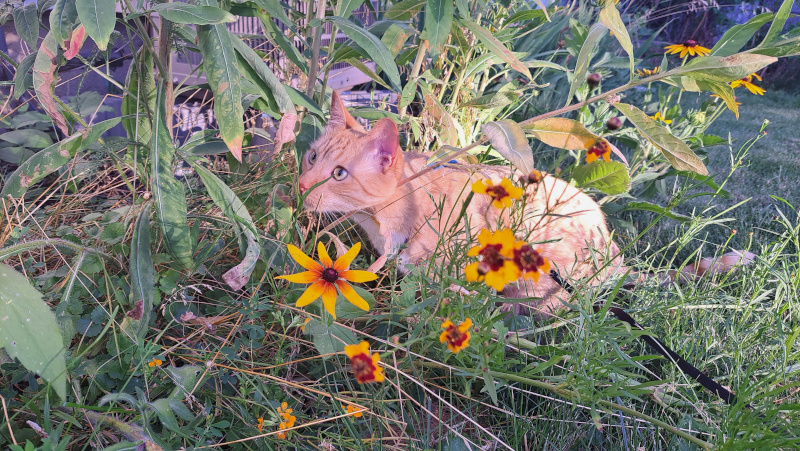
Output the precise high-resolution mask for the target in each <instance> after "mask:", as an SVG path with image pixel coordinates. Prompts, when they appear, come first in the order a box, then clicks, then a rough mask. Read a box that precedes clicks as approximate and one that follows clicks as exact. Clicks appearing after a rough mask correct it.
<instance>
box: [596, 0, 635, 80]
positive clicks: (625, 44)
mask: <svg viewBox="0 0 800 451" xmlns="http://www.w3.org/2000/svg"><path fill="white" fill-rule="evenodd" d="M599 19H600V22H602V23H603V25H605V26H606V28H608V29H609V30H611V32H612V33H614V37H615V38H617V41H619V45H620V46H622V49H623V50H625V53H627V54H628V59H629V60H630V74H631V77H633V59H634V55H633V43H632V42H631V36H630V35H629V34H628V29H627V28H625V22H623V21H622V17H620V15H619V11H617V6H616V5H615V4H614V2H613V1H609V2H607V4H606V7H605V8H603V10H602V11H600V17H599Z"/></svg>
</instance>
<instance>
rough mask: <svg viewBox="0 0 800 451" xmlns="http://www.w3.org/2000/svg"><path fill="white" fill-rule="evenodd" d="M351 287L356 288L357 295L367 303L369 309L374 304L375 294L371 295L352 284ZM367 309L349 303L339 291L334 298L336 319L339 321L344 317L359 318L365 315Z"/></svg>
mask: <svg viewBox="0 0 800 451" xmlns="http://www.w3.org/2000/svg"><path fill="white" fill-rule="evenodd" d="M353 289H354V290H356V293H358V295H359V296H361V297H362V298H363V299H364V300H365V301H367V304H369V309H370V310H372V308H373V307H374V306H375V296H373V295H372V293H370V292H369V291H367V290H365V289H363V288H361V287H357V286H353ZM366 314H367V311H364V310H361V309H360V308H358V307H356V306H355V305H353V304H351V303H350V301H348V300H347V299H346V298H345V297H344V296H342V294H341V293H339V294H338V295H337V298H336V319H337V320H339V321H341V320H344V319H356V318H361V317H362V316H364V315H366Z"/></svg>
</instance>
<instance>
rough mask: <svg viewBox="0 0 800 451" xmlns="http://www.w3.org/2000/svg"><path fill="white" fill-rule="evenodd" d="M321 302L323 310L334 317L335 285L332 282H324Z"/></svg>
mask: <svg viewBox="0 0 800 451" xmlns="http://www.w3.org/2000/svg"><path fill="white" fill-rule="evenodd" d="M322 304H323V305H324V306H325V310H327V311H328V313H330V314H331V316H332V317H333V319H336V286H335V285H333V284H332V283H327V282H326V283H325V286H324V287H323V291H322Z"/></svg>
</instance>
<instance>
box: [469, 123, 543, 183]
mask: <svg viewBox="0 0 800 451" xmlns="http://www.w3.org/2000/svg"><path fill="white" fill-rule="evenodd" d="M481 131H482V132H483V134H484V135H486V137H487V138H489V141H490V142H491V143H492V147H494V149H495V150H496V151H498V152H500V155H502V156H504V157H506V159H507V160H508V161H510V162H511V163H512V164H513V165H514V167H516V168H517V169H518V170H520V171H522V173H523V174H528V173H530V172H531V171H533V169H534V167H533V151H532V150H531V146H530V144H528V138H526V137H525V132H524V131H523V130H522V127H520V126H519V124H517V123H516V122H514V121H512V120H510V119H502V120H499V121H494V122H489V123H487V124H484V125H483V126H482V127H481Z"/></svg>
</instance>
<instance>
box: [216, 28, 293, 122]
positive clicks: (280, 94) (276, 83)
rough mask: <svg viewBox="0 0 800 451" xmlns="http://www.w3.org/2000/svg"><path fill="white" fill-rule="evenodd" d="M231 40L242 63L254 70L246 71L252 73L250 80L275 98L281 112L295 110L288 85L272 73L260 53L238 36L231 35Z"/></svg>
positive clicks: (247, 73) (267, 94)
mask: <svg viewBox="0 0 800 451" xmlns="http://www.w3.org/2000/svg"><path fill="white" fill-rule="evenodd" d="M231 42H232V43H233V47H234V48H235V49H236V52H237V53H238V55H239V58H240V59H239V61H240V62H242V63H244V64H242V65H246V66H247V67H249V68H250V69H252V71H253V72H252V74H251V73H249V71H248V72H245V75H252V77H248V78H251V80H250V81H252V82H253V84H255V85H256V86H257V87H258V88H259V89H260V90H261V91H262V93H263V95H266V96H269V97H271V98H272V99H274V100H275V103H276V104H277V105H278V109H279V110H280V112H281V113H288V112H294V111H295V108H294V103H292V99H290V98H289V94H287V93H286V87H285V86H284V85H283V83H281V81H280V80H278V77H276V76H275V74H274V73H272V71H271V70H270V69H269V67H268V66H267V64H266V63H265V62H264V60H262V59H261V58H260V57H259V56H258V53H256V52H255V50H253V49H252V48H250V46H248V45H247V44H245V43H244V42H242V40H241V39H239V38H238V37H237V36H231Z"/></svg>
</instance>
